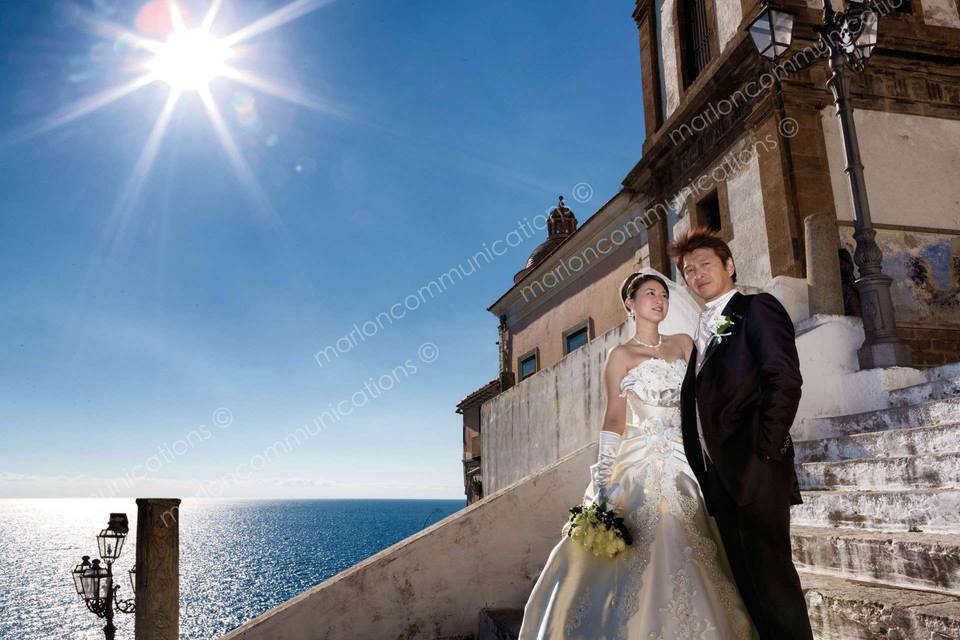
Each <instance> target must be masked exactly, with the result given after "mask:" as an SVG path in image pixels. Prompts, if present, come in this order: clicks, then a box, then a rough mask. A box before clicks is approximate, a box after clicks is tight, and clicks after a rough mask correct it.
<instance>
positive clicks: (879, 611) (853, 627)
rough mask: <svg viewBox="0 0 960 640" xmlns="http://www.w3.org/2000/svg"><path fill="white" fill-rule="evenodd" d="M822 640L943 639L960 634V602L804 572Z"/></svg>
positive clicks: (817, 633)
mask: <svg viewBox="0 0 960 640" xmlns="http://www.w3.org/2000/svg"><path fill="white" fill-rule="evenodd" d="M800 581H801V583H802V584H803V587H804V591H805V593H806V598H807V609H808V610H809V614H810V624H811V626H812V627H813V634H814V637H815V638H817V640H941V639H946V638H958V637H960V604H958V603H957V601H956V598H955V597H952V596H945V595H942V594H933V593H923V592H920V591H907V590H904V589H896V588H888V587H881V586H873V585H866V584H861V583H857V582H853V581H849V580H841V579H839V578H833V577H829V576H816V575H810V574H801V576H800Z"/></svg>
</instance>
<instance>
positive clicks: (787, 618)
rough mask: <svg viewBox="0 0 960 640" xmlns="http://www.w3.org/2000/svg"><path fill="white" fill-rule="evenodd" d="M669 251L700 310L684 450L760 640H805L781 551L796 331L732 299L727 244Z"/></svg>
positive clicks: (676, 246) (702, 241)
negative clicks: (697, 298)
mask: <svg viewBox="0 0 960 640" xmlns="http://www.w3.org/2000/svg"><path fill="white" fill-rule="evenodd" d="M670 253H671V255H672V256H673V258H674V259H675V260H676V264H677V269H678V270H679V271H680V273H681V274H682V275H683V278H684V280H685V281H686V283H687V286H689V287H690V289H691V290H693V292H694V293H696V294H697V295H698V296H700V297H701V298H703V299H704V300H705V301H706V306H705V307H704V309H703V312H702V313H701V316H700V326H699V329H698V330H697V336H696V339H695V345H694V349H693V352H692V354H691V357H690V362H689V363H688V365H687V374H686V377H685V379H684V381H683V387H682V389H681V398H680V403H681V421H682V426H683V445H684V451H685V452H686V456H687V461H688V462H689V463H690V467H691V468H692V469H693V472H694V474H695V475H696V477H697V480H699V482H700V487H701V489H702V490H703V495H704V499H705V500H706V504H707V510H708V511H709V512H710V515H712V516H713V517H714V519H715V520H716V522H717V527H718V529H719V530H720V537H721V538H722V540H723V546H724V548H725V549H726V552H727V557H728V558H729V560H730V566H731V568H732V569H733V575H734V578H735V579H736V582H737V587H738V588H739V590H740V595H741V596H742V597H743V600H744V603H745V604H746V606H747V609H748V610H749V612H750V616H751V617H752V618H753V622H754V624H755V625H756V627H757V630H758V631H759V633H760V638H761V639H762V640H784V639H787V638H796V639H803V640H812V638H813V635H812V633H811V631H810V621H809V619H808V617H807V607H806V602H805V601H804V597H803V591H801V588H800V578H799V577H798V576H797V571H796V569H795V568H794V566H793V561H792V558H791V549H790V505H791V504H799V503H800V490H799V485H798V483H797V476H796V470H795V469H794V466H793V442H792V441H791V440H790V426H791V425H792V424H793V418H794V416H795V415H796V412H797V405H798V404H799V402H800V385H801V384H802V382H803V380H802V378H801V377H800V363H799V358H798V357H797V348H796V344H795V343H794V332H793V322H792V321H791V320H790V316H788V315H787V312H786V311H785V310H784V308H783V306H782V305H781V304H780V302H779V301H778V300H777V299H776V298H774V297H773V296H771V295H770V294H768V293H759V294H757V295H744V294H742V293H740V292H739V291H737V290H736V288H735V287H734V283H735V282H736V275H737V274H736V266H735V265H734V261H733V256H732V255H731V253H730V248H729V247H728V246H727V244H726V243H725V242H724V241H723V240H721V239H719V238H717V237H716V236H714V235H713V234H712V233H711V232H710V231H709V230H708V229H705V228H702V227H701V228H696V229H693V230H692V231H690V232H689V233H687V234H686V235H685V236H683V237H682V238H680V239H678V240H677V241H676V242H674V243H673V244H672V245H671V247H670Z"/></svg>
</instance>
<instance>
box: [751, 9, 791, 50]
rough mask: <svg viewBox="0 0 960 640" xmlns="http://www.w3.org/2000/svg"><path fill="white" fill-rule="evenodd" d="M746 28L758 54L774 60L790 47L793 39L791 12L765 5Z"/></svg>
mask: <svg viewBox="0 0 960 640" xmlns="http://www.w3.org/2000/svg"><path fill="white" fill-rule="evenodd" d="M747 29H748V30H749V31H750V37H751V38H752V39H753V44H754V45H755V46H756V47H757V51H758V52H759V53H760V55H762V56H763V57H764V58H767V59H768V60H776V59H777V58H779V57H780V56H781V55H783V54H784V53H785V52H786V51H787V49H789V48H790V42H791V41H792V40H793V14H792V13H790V12H789V11H784V10H783V9H778V8H776V7H772V6H766V7H764V8H763V10H762V11H761V12H760V14H759V15H758V16H757V17H756V18H754V19H753V22H751V23H750V26H749V27H747Z"/></svg>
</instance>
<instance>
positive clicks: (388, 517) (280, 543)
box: [0, 498, 466, 640]
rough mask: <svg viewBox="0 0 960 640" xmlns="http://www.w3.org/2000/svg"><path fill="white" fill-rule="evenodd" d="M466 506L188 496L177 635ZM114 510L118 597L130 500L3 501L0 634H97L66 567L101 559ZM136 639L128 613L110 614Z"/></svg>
mask: <svg viewBox="0 0 960 640" xmlns="http://www.w3.org/2000/svg"><path fill="white" fill-rule="evenodd" d="M465 506H466V500H386V499H385V500H229V499H189V498H187V499H184V500H183V502H182V503H181V505H180V638H181V639H182V640H210V639H213V638H219V637H220V636H221V635H223V634H224V633H226V632H228V631H230V630H231V629H233V628H235V627H237V626H239V625H240V624H242V623H244V622H246V621H248V620H250V619H251V618H254V617H256V616H258V615H260V614H261V613H263V612H265V611H267V610H268V609H271V608H272V607H275V606H276V605H278V604H280V603H282V602H284V601H285V600H288V599H290V598H292V597H293V596H295V595H297V594H299V593H301V592H302V591H304V590H306V589H309V588H310V587H312V586H314V585H316V584H318V583H320V582H322V581H323V580H325V579H327V578H329V577H331V576H333V575H335V574H337V573H339V572H341V571H343V570H344V569H347V568H349V567H351V566H353V565H355V564H357V563H358V562H360V561H362V560H364V559H365V558H368V557H370V556H372V555H374V554H376V553H377V552H379V551H381V550H383V549H385V548H386V547H389V546H390V545H392V544H394V543H395V542H398V541H400V540H402V539H404V538H406V537H408V536H410V535H413V534H414V533H417V532H418V531H420V530H422V529H424V528H426V527H428V526H430V525H431V524H433V523H435V522H437V521H438V520H441V519H442V518H445V517H446V516H448V515H450V514H452V513H454V512H455V511H458V510H460V509H462V508H464V507H465ZM112 512H123V513H126V514H127V517H128V519H129V521H130V534H129V538H128V539H127V541H126V542H125V544H124V546H123V548H122V550H121V556H120V558H119V560H117V562H116V563H115V564H114V575H115V576H117V575H118V574H120V578H119V579H118V578H115V579H114V580H115V584H119V585H120V588H121V591H120V597H121V598H129V597H132V594H131V593H130V585H129V579H128V577H127V573H128V571H129V569H130V567H131V566H132V565H133V563H134V559H135V558H136V541H135V537H136V535H135V532H136V520H137V507H136V503H135V502H134V500H133V499H129V500H123V499H97V498H90V499H82V498H81V499H64V500H58V499H32V500H0V563H2V567H0V639H2V640H68V639H69V640H96V639H98V638H103V631H102V629H103V624H104V622H103V620H101V619H100V618H97V616H96V615H94V614H92V613H90V612H89V611H87V608H86V606H85V605H84V603H83V601H82V600H81V599H80V597H79V596H78V595H77V592H76V590H75V588H74V585H73V578H72V577H71V571H72V570H73V568H74V566H75V565H76V564H77V563H78V562H80V557H81V556H83V555H89V556H90V557H91V559H93V558H96V557H97V541H96V535H97V534H98V533H99V532H100V529H102V528H105V527H106V524H107V520H108V518H109V516H110V513H112ZM114 625H115V626H116V627H117V633H116V638H117V640H133V615H126V614H123V613H117V614H115V617H114Z"/></svg>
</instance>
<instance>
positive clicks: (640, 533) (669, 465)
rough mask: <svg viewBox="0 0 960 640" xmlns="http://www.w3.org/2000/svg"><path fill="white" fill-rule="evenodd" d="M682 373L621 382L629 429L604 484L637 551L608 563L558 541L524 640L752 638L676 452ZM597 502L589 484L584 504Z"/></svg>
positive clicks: (653, 364)
mask: <svg viewBox="0 0 960 640" xmlns="http://www.w3.org/2000/svg"><path fill="white" fill-rule="evenodd" d="M685 373H686V362H684V361H682V360H675V361H673V362H667V361H665V360H662V359H660V358H651V359H648V360H644V361H643V362H641V363H640V364H638V365H637V366H635V367H633V368H631V369H630V370H629V371H628V372H627V373H626V375H625V376H624V377H623V378H622V379H621V381H620V396H621V397H625V398H627V402H628V409H627V426H626V428H625V431H624V434H623V440H622V442H621V446H620V450H619V452H618V454H617V460H616V461H615V463H614V469H613V475H612V477H611V482H619V483H620V486H621V488H622V489H623V495H624V506H623V508H622V509H623V511H624V512H625V515H626V522H627V525H628V526H629V527H630V529H631V532H632V533H633V537H634V542H633V544H632V545H631V546H630V547H628V549H627V551H626V552H624V553H623V554H621V555H620V556H618V557H617V558H614V559H612V560H610V559H606V558H596V557H594V556H592V555H591V554H589V553H586V552H584V550H583V549H582V548H581V547H579V546H578V545H576V543H574V542H573V541H572V540H569V539H562V540H561V541H560V542H559V543H558V544H557V545H556V547H554V549H553V550H552V551H551V553H550V557H549V558H548V559H547V564H546V566H545V567H544V569H543V572H541V574H540V577H539V578H538V580H537V583H536V584H535V585H534V589H533V591H532V592H531V594H530V598H529V599H528V601H527V605H526V607H525V609H524V619H523V623H522V625H521V633H520V638H521V640H534V639H536V640H546V639H553V638H565V639H567V638H580V637H582V638H592V639H596V638H609V639H616V640H627V639H628V638H629V639H630V640H637V639H643V640H667V639H668V638H672V639H675V640H681V639H682V640H692V639H698V640H706V639H711V640H717V639H723V640H728V639H731V640H741V639H745V638H750V637H751V634H752V627H751V624H750V622H749V619H748V618H747V614H746V610H745V608H744V606H743V603H742V600H741V599H740V596H739V594H738V593H737V591H736V587H735V586H734V583H733V580H732V576H731V575H730V572H729V568H728V567H727V566H726V565H725V560H723V559H722V557H721V556H720V554H719V549H718V546H717V543H716V542H715V541H714V538H713V534H712V532H711V529H710V525H709V523H708V520H707V516H706V511H705V509H704V507H703V501H702V497H701V495H700V492H699V491H700V490H699V485H698V484H697V482H696V479H695V478H694V477H693V472H692V471H691V470H690V467H689V465H688V464H687V461H686V456H685V455H684V451H683V440H682V433H681V430H680V410H679V404H680V385H681V383H682V381H683V377H684V375H685ZM594 493H595V491H594V488H593V486H592V483H591V484H590V485H589V486H588V487H587V490H586V493H585V497H592V496H593V495H594ZM641 605H643V607H644V608H643V609H642V610H641Z"/></svg>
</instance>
